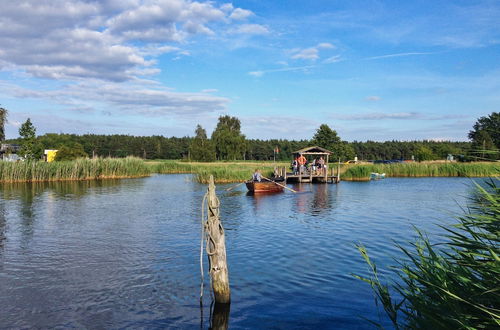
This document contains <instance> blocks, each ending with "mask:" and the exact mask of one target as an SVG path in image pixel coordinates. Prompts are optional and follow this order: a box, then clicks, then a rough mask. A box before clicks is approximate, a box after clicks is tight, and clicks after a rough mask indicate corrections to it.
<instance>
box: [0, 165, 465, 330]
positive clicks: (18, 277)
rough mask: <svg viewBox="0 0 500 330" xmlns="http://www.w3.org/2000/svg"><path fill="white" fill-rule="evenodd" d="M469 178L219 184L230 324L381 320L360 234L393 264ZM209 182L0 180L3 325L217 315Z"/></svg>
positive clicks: (116, 323)
mask: <svg viewBox="0 0 500 330" xmlns="http://www.w3.org/2000/svg"><path fill="white" fill-rule="evenodd" d="M471 183H472V181H471V180H469V179H464V178H420V179H406V178H405V179H402V178H398V179H395V178H394V179H393V178H388V179H385V180H380V181H372V182H341V183H340V184H338V185H335V184H315V185H311V184H302V185H290V187H292V188H294V189H296V190H299V193H297V194H294V193H291V192H289V191H286V192H285V193H281V194H275V195H263V196H251V195H247V194H246V189H245V187H244V186H240V187H238V188H236V189H234V190H233V191H230V192H226V191H224V188H228V187H230V186H231V185H218V186H217V190H218V196H219V199H220V201H221V220H222V223H223V226H224V228H225V230H226V245H227V254H228V264H229V277H230V285H231V291H232V296H231V298H232V303H231V309H230V315H229V327H230V328H231V329H238V328H274V329H290V328H314V327H318V328H335V329H365V328H373V327H372V326H371V325H370V324H369V323H368V322H367V321H366V320H364V319H363V317H364V318H368V319H372V320H377V321H378V320H379V317H378V315H379V313H378V312H377V308H376V306H375V303H374V295H373V292H372V291H371V289H370V287H369V285H368V284H366V283H364V282H362V281H360V280H357V279H355V278H354V277H353V276H352V274H353V273H355V274H360V275H366V274H367V266H366V264H365V263H364V261H363V260H362V257H361V256H360V254H359V252H358V251H357V250H356V248H355V243H363V244H364V245H366V247H367V248H368V252H369V254H370V255H371V257H372V258H373V259H374V260H375V261H376V262H377V265H378V266H379V268H381V272H382V274H384V275H385V276H387V277H388V278H394V277H395V275H394V274H393V273H392V272H391V271H388V270H387V268H388V267H389V266H390V265H394V264H396V262H395V261H394V258H396V259H397V258H401V257H402V253H401V252H400V251H399V250H398V249H397V248H396V247H395V243H399V244H402V245H403V246H408V242H409V241H412V240H413V239H414V238H415V236H416V234H415V230H414V229H413V225H415V226H417V227H418V228H420V229H422V230H424V231H426V232H427V233H428V234H429V236H430V237H431V239H439V237H438V236H439V235H440V234H442V233H443V230H442V229H440V228H439V227H438V226H437V224H446V223H450V222H453V221H454V218H453V217H454V216H455V215H458V214H461V212H462V211H461V207H463V206H465V205H466V203H467V198H468V196H470V195H471V193H472V191H473V188H472V186H471ZM205 192H206V186H205V185H200V184H198V183H196V182H194V181H193V179H192V177H191V176H190V175H157V176H153V177H149V178H143V179H127V180H116V181H115V180H110V181H88V182H56V183H37V184H4V185H1V186H0V193H1V196H2V199H1V200H0V306H2V308H0V328H33V327H36V328H57V327H58V328H194V327H201V328H208V327H209V325H210V324H209V322H210V293H209V290H208V288H209V286H210V285H209V282H208V278H207V276H206V278H205V293H204V300H203V301H204V308H203V310H200V306H199V294H200V292H199V291H200V270H199V267H200V266H199V249H200V235H201V233H200V221H201V201H202V198H203V195H204V194H205ZM204 260H205V266H206V264H207V262H206V257H205V259H204ZM381 322H382V323H383V324H385V325H388V324H389V323H388V321H387V319H385V318H382V319H381Z"/></svg>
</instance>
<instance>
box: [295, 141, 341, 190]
mask: <svg viewBox="0 0 500 330" xmlns="http://www.w3.org/2000/svg"><path fill="white" fill-rule="evenodd" d="M331 154H333V152H331V151H330V150H327V149H325V148H322V147H319V146H313V147H307V148H303V149H300V150H297V151H294V152H293V155H294V156H299V155H303V156H304V157H305V156H314V157H321V156H323V157H325V165H327V164H328V160H329V157H330V155H331ZM289 178H290V179H292V178H294V179H296V180H298V181H299V182H312V181H313V179H316V180H324V182H328V179H329V176H328V170H327V169H325V172H324V174H323V175H313V173H312V172H310V173H309V175H307V174H306V175H302V172H301V171H300V170H299V174H298V175H290V176H289ZM330 178H331V179H332V180H333V179H334V176H333V174H332V176H331V177H330ZM335 180H337V178H336V177H335Z"/></svg>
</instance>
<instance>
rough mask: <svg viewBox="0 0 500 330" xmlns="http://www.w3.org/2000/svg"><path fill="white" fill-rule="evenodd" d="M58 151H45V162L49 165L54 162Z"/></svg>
mask: <svg viewBox="0 0 500 330" xmlns="http://www.w3.org/2000/svg"><path fill="white" fill-rule="evenodd" d="M57 151H58V150H55V149H45V151H44V152H43V154H44V155H45V161H46V162H47V163H51V162H53V161H54V159H55V158H56V155H57Z"/></svg>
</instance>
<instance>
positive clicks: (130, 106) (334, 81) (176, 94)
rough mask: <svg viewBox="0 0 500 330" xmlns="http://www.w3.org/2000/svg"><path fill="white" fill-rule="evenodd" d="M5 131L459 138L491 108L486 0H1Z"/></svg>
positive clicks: (493, 56)
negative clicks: (231, 128)
mask: <svg viewBox="0 0 500 330" xmlns="http://www.w3.org/2000/svg"><path fill="white" fill-rule="evenodd" d="M0 8H2V9H1V10H0V107H3V108H6V109H7V110H8V111H9V115H8V123H7V125H6V135H7V138H15V137H18V130H19V126H20V125H21V124H22V123H23V122H25V121H26V119H27V118H30V119H31V121H32V122H33V124H34V125H35V127H36V128H37V134H39V135H41V134H45V133H74V134H86V133H93V134H128V135H140V136H149V135H163V136H167V137H170V136H178V137H181V136H193V135H194V130H195V128H196V125H197V124H200V125H202V127H204V128H205V129H206V130H207V132H208V134H209V135H210V134H211V132H212V130H213V129H214V127H215V126H216V124H217V120H218V117H219V116H221V115H230V116H236V117H238V118H239V119H240V120H241V129H242V133H243V134H245V135H246V137H247V138H252V139H257V138H258V139H274V138H278V139H289V140H290V139H295V140H298V139H310V138H312V136H313V135H314V133H315V131H316V130H317V129H318V127H319V126H320V125H321V124H328V125H329V126H330V127H331V128H332V129H334V130H336V131H337V133H338V135H339V136H340V137H341V138H342V139H343V140H346V141H366V140H372V141H386V140H404V141H408V140H423V139H427V140H451V141H466V140H467V133H468V132H469V130H471V129H472V125H473V124H474V123H475V121H476V120H477V119H478V118H479V117H482V116H487V115H489V114H490V113H491V112H494V111H496V112H498V111H500V1H498V0H492V1H489V0H485V1H483V0H477V1H461V0H455V1H436V0H431V1H419V0H414V1H382V0H380V1H355V0H346V1H341V0H338V1H337V0H309V1H303V0H300V1H297V0H286V1H285V0H275V1H262V0H242V1H233V2H226V1H188V0H108V1H104V0H103V1H90V0H66V1H62V0H17V1H11V0H0Z"/></svg>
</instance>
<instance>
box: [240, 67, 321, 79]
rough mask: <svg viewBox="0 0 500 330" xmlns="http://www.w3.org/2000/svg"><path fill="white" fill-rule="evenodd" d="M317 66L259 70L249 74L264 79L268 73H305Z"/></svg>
mask: <svg viewBox="0 0 500 330" xmlns="http://www.w3.org/2000/svg"><path fill="white" fill-rule="evenodd" d="M315 67H316V66H315V65H305V66H295V67H285V68H279V69H270V70H259V71H251V72H249V73H248V74H249V75H251V76H254V77H257V78H258V77H262V76H263V75H264V74H266V73H273V72H288V71H304V72H307V71H308V70H309V69H312V68H315Z"/></svg>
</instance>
